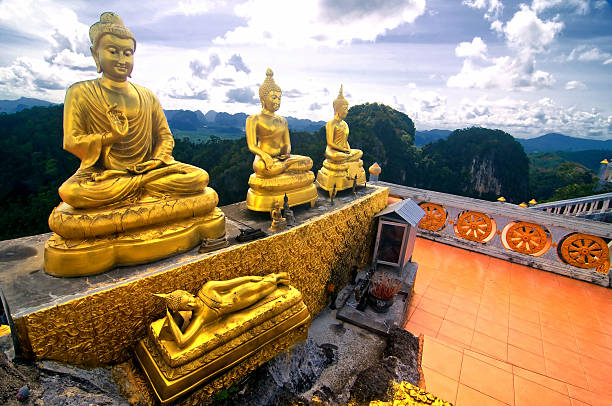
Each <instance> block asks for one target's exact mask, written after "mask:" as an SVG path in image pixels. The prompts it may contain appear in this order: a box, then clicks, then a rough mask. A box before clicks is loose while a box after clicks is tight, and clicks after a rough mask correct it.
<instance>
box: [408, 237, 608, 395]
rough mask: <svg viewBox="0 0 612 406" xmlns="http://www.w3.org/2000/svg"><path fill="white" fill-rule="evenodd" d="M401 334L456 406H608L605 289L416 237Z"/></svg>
mask: <svg viewBox="0 0 612 406" xmlns="http://www.w3.org/2000/svg"><path fill="white" fill-rule="evenodd" d="M413 260H414V261H415V262H417V263H418V264H419V269H418V273H417V278H416V282H415V286H414V292H415V294H414V297H413V299H412V303H411V305H410V308H409V319H408V322H407V324H406V329H407V330H409V331H411V332H412V333H414V334H416V335H418V334H420V333H423V334H424V335H425V341H424V348H423V359H422V367H423V372H424V375H425V384H426V387H427V390H428V391H430V392H432V393H434V394H435V395H437V396H439V397H440V398H442V399H444V400H447V401H450V402H453V403H454V404H455V405H456V406H472V405H516V406H523V405H555V406H557V405H559V406H562V405H568V406H578V405H580V406H582V405H591V406H595V405H608V406H610V405H612V322H611V321H612V289H607V288H603V287H600V286H596V285H593V284H589V283H586V282H581V281H577V280H573V279H570V278H566V277H563V276H559V275H556V274H553V273H549V272H544V271H541V270H538V269H534V268H530V267H526V266H522V265H517V264H512V263H510V262H506V261H503V260H500V259H497V258H492V257H489V256H486V255H482V254H478V253H474V252H470V251H466V250H463V249H460V248H455V247H452V246H448V245H444V244H440V243H436V242H433V241H429V240H425V239H422V238H417V241H416V245H415V250H414V255H413Z"/></svg>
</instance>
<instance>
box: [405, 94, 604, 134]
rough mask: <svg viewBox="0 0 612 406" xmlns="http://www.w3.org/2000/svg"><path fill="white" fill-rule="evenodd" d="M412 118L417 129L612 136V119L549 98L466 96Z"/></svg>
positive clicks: (423, 111)
mask: <svg viewBox="0 0 612 406" xmlns="http://www.w3.org/2000/svg"><path fill="white" fill-rule="evenodd" d="M410 96H412V95H410ZM402 102H403V101H402ZM408 109H410V108H409V107H408ZM410 117H412V118H414V117H416V118H418V121H417V122H416V123H417V126H423V125H425V126H426V127H428V128H464V127H470V126H482V127H487V128H499V129H501V130H504V131H506V132H508V133H510V134H512V135H514V136H523V137H524V136H536V135H542V134H545V133H547V132H561V133H564V134H567V135H571V136H577V137H585V136H594V135H599V136H603V137H606V136H608V137H609V136H610V135H612V128H611V126H612V117H610V116H606V115H604V114H602V113H601V112H599V111H597V110H591V111H584V110H580V109H578V108H577V107H575V106H569V107H568V106H563V105H560V104H557V103H556V102H555V101H553V100H552V99H550V98H546V97H545V98H541V99H539V100H535V101H527V100H520V99H515V98H512V97H503V98H499V99H491V98H489V97H487V96H481V97H478V98H472V97H465V98H463V99H461V100H460V102H459V103H458V104H457V105H449V104H446V105H443V106H441V107H440V108H439V109H438V110H434V111H431V112H428V111H425V110H421V111H419V112H418V113H417V114H415V115H414V116H413V115H410Z"/></svg>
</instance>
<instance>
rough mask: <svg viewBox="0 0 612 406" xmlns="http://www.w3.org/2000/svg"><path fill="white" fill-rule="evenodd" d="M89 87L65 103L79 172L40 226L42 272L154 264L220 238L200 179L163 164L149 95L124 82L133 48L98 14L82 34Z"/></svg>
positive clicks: (159, 126) (110, 17)
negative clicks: (91, 68)
mask: <svg viewBox="0 0 612 406" xmlns="http://www.w3.org/2000/svg"><path fill="white" fill-rule="evenodd" d="M89 37H90V39H91V43H92V46H91V53H92V55H93V58H94V60H95V62H96V66H97V68H98V73H100V72H101V73H102V76H101V77H99V78H98V79H94V80H87V81H84V82H79V83H75V84H73V85H72V86H70V88H69V89H68V91H67V92H66V99H65V104H64V149H65V150H67V151H68V152H70V153H72V154H74V155H76V156H77V157H78V158H79V159H80V160H81V165H80V167H79V168H78V170H77V171H76V173H75V174H74V175H72V176H71V177H70V178H69V179H68V180H66V181H65V182H64V183H63V184H62V185H61V187H60V188H59V195H60V197H61V199H62V201H63V203H61V204H60V205H59V206H58V207H56V208H55V209H54V210H53V212H52V213H51V216H50V217H49V227H50V228H51V230H52V231H54V232H55V233H54V234H53V235H52V236H51V238H50V239H49V240H48V241H47V244H46V245H45V270H46V272H48V273H50V274H52V275H56V276H81V275H91V274H96V273H99V272H103V271H105V270H108V269H110V268H112V267H114V266H118V265H132V264H138V263H144V262H149V261H153V260H157V259H160V258H163V257H166V256H169V255H171V254H174V253H176V252H180V251H185V250H187V249H190V248H192V247H194V246H195V245H197V244H199V243H200V242H201V241H202V240H203V239H219V238H222V237H224V234H225V217H224V215H223V213H222V212H221V211H220V210H219V209H218V208H217V203H218V196H217V193H216V192H215V191H214V190H213V189H211V188H209V187H207V185H208V180H209V179H208V174H207V173H206V171H204V170H202V169H200V168H196V167H194V166H191V165H187V164H184V163H180V162H177V161H175V160H174V158H173V157H172V149H173V147H174V139H173V137H172V133H171V132H170V129H169V128H168V123H167V122H166V118H165V116H164V112H163V110H162V108H161V105H160V103H159V101H158V100H157V98H156V97H155V95H154V94H153V93H152V92H151V91H149V90H147V89H145V88H144V87H141V86H138V85H135V84H133V83H131V82H129V81H128V80H127V78H128V77H130V74H131V72H132V67H133V62H134V51H135V50H136V39H135V38H134V35H132V33H131V31H130V30H129V29H128V28H126V27H125V26H124V25H123V22H122V20H121V18H120V17H119V16H118V15H116V14H114V13H110V12H106V13H103V14H102V15H101V16H100V21H98V22H96V23H95V24H94V25H92V26H91V28H90V30H89Z"/></svg>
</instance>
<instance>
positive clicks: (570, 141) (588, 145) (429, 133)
mask: <svg viewBox="0 0 612 406" xmlns="http://www.w3.org/2000/svg"><path fill="white" fill-rule="evenodd" d="M53 104H55V103H51V102H48V101H45V100H40V99H34V98H28V97H22V98H20V99H17V100H0V113H7V114H12V113H16V112H19V111H21V110H23V109H27V108H31V107H35V106H45V107H46V106H50V105H53ZM164 113H165V114H166V118H167V119H168V124H169V125H170V128H172V129H173V130H181V131H199V130H206V133H210V134H214V133H218V134H219V136H229V137H239V136H242V135H244V124H245V121H246V118H247V117H248V115H247V114H245V113H236V114H229V113H224V112H216V111H214V110H210V111H208V112H207V113H206V114H204V113H202V112H201V111H200V110H195V111H193V110H164ZM286 119H287V124H288V125H289V128H290V129H291V130H292V131H305V132H310V133H313V132H315V131H318V130H319V129H320V128H321V127H323V126H324V125H325V122H324V121H312V120H308V119H299V118H294V117H286ZM452 132H453V131H451V130H439V129H434V130H426V131H416V132H415V140H414V143H415V145H416V146H417V147H422V146H423V145H425V144H429V143H430V142H435V141H438V140H440V139H443V138H447V137H448V136H449V135H450V134H451V133H452ZM516 140H517V141H518V142H519V143H521V145H522V146H523V148H524V149H525V152H526V153H528V154H531V153H534V152H555V151H586V150H612V140H606V141H599V140H589V139H584V138H576V137H570V136H567V135H563V134H558V133H549V134H545V135H542V136H540V137H536V138H530V139H523V138H516Z"/></svg>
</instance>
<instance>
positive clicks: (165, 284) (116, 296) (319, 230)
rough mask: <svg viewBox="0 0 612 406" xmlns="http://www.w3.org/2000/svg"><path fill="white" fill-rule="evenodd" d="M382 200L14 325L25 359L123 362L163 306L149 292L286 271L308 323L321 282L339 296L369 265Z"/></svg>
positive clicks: (320, 299)
mask: <svg viewBox="0 0 612 406" xmlns="http://www.w3.org/2000/svg"><path fill="white" fill-rule="evenodd" d="M387 197H388V189H386V188H384V189H383V188H377V190H375V191H374V192H372V193H371V194H369V195H367V196H364V197H361V198H359V199H356V200H355V201H353V202H351V203H348V204H347V205H346V206H344V207H342V208H340V209H338V210H336V211H333V212H331V213H328V214H324V215H321V216H318V217H316V218H313V219H311V220H308V221H307V222H305V223H304V224H301V225H299V226H297V227H294V228H291V229H290V230H288V231H285V232H282V233H279V234H275V235H272V236H270V237H267V238H264V239H261V240H257V241H253V242H250V243H247V244H242V245H235V246H232V247H229V248H227V249H225V250H223V251H220V252H218V253H215V254H213V255H207V256H204V257H202V259H200V260H198V261H195V262H191V263H188V264H185V265H181V266H177V267H176V268H172V269H168V270H165V271H163V272H160V273H157V274H154V275H150V276H147V277H143V278H141V279H138V280H135V281H133V282H129V283H126V284H123V285H119V286H113V287H109V289H108V290H104V291H101V292H96V293H93V294H90V295H87V296H84V297H81V298H77V299H74V300H71V301H68V302H66V303H63V304H61V305H58V306H54V307H50V308H46V309H42V310H39V311H36V312H34V313H31V314H29V315H26V316H24V317H21V318H18V319H16V320H15V324H16V326H17V329H18V334H19V338H20V340H21V343H22V345H23V349H24V353H25V355H26V356H28V357H29V358H35V359H53V360H59V361H65V362H68V363H71V364H81V365H99V364H110V363H116V362H120V361H124V360H126V359H127V358H128V357H129V356H130V355H131V351H132V347H133V345H134V344H135V343H136V341H138V339H140V338H142V337H143V336H144V334H145V327H146V326H147V325H148V324H149V323H151V322H152V321H154V320H155V319H158V318H159V317H161V316H162V315H163V312H164V307H163V306H164V305H163V302H162V301H161V300H159V299H157V298H155V297H154V296H153V295H152V293H167V292H170V291H173V290H175V289H184V290H188V291H190V292H192V293H195V292H197V290H198V289H199V288H200V287H201V286H202V285H203V284H204V283H205V282H206V281H208V280H225V279H231V278H236V277H239V276H245V275H265V274H268V273H270V272H280V271H286V272H288V273H289V276H290V278H291V284H292V285H293V286H294V287H295V288H296V289H298V290H299V291H300V292H301V293H302V296H303V298H304V303H305V304H306V306H307V307H308V309H309V311H310V313H311V315H313V316H314V315H315V314H317V313H318V312H320V311H321V310H322V309H323V308H324V307H325V305H326V304H327V291H326V285H327V283H328V281H330V280H331V281H332V282H333V283H334V284H335V285H336V289H339V288H340V287H342V286H344V285H345V284H346V283H348V280H349V274H350V268H351V266H352V265H359V264H365V263H367V262H368V260H369V255H371V245H372V241H373V238H374V232H375V230H374V214H376V213H377V212H379V211H380V210H382V209H383V208H384V207H386V205H387ZM332 274H333V275H332Z"/></svg>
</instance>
